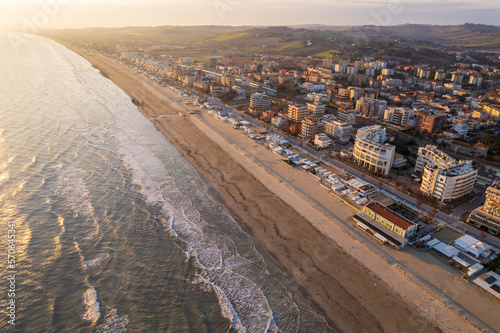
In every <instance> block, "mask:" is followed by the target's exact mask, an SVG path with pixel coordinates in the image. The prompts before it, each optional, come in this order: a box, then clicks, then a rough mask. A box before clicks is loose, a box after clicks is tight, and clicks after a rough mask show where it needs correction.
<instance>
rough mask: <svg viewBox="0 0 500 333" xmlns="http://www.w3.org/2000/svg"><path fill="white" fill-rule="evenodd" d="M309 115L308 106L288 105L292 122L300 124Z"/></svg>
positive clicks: (289, 117)
mask: <svg viewBox="0 0 500 333" xmlns="http://www.w3.org/2000/svg"><path fill="white" fill-rule="evenodd" d="M307 115H309V109H308V107H307V106H306V105H296V104H290V105H288V119H290V120H291V121H293V122H295V123H300V122H302V120H303V119H304V118H305V117H306V116H307Z"/></svg>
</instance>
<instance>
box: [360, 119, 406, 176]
mask: <svg viewBox="0 0 500 333" xmlns="http://www.w3.org/2000/svg"><path fill="white" fill-rule="evenodd" d="M385 137H386V129H385V128H382V127H381V126H379V125H375V126H367V127H363V128H361V129H359V130H358V134H357V135H356V143H355V144H354V151H353V157H354V161H355V162H356V163H358V164H359V165H361V166H363V167H365V166H366V167H368V170H371V171H375V172H380V173H383V174H384V175H388V174H389V171H390V170H391V168H392V163H393V161H394V153H395V152H396V146H393V145H389V144H385Z"/></svg>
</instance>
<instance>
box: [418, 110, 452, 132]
mask: <svg viewBox="0 0 500 333" xmlns="http://www.w3.org/2000/svg"><path fill="white" fill-rule="evenodd" d="M446 119H448V116H447V115H446V114H437V113H434V112H430V111H418V112H417V114H416V123H415V128H416V129H417V130H418V131H420V132H427V133H434V132H436V131H437V130H439V129H441V128H443V126H444V125H445V124H446Z"/></svg>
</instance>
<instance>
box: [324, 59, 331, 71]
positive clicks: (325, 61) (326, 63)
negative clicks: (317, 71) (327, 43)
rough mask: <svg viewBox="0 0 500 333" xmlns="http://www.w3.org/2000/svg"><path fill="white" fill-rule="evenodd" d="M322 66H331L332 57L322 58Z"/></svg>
mask: <svg viewBox="0 0 500 333" xmlns="http://www.w3.org/2000/svg"><path fill="white" fill-rule="evenodd" d="M323 68H330V69H331V68H333V59H332V58H327V59H323Z"/></svg>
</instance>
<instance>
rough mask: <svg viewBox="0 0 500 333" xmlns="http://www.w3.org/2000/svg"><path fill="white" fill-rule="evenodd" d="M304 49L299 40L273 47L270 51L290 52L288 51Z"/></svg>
mask: <svg viewBox="0 0 500 333" xmlns="http://www.w3.org/2000/svg"><path fill="white" fill-rule="evenodd" d="M303 47H304V43H303V42H302V41H300V40H296V41H293V42H288V43H285V44H283V45H281V46H278V47H275V48H273V49H272V50H273V51H284V50H290V49H301V48H303Z"/></svg>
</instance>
